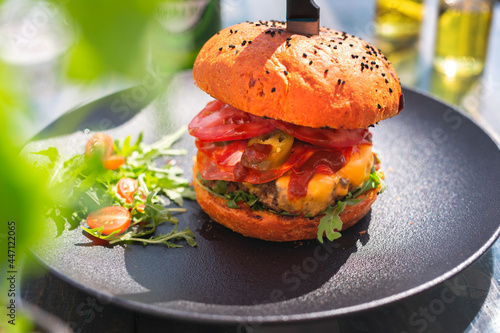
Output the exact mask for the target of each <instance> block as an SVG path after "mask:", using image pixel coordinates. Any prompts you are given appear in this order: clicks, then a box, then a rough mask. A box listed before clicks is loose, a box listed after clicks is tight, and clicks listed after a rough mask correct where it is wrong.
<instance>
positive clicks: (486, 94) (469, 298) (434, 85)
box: [21, 0, 500, 332]
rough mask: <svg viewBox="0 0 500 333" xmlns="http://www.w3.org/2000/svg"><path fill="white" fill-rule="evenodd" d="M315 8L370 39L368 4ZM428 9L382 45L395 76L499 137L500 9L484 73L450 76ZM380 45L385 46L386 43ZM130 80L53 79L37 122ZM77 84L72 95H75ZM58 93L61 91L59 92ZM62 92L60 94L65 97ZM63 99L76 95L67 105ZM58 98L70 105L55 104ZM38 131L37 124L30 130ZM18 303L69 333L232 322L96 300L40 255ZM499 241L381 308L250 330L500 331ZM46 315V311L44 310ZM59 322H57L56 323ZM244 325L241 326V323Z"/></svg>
mask: <svg viewBox="0 0 500 333" xmlns="http://www.w3.org/2000/svg"><path fill="white" fill-rule="evenodd" d="M316 2H317V4H318V5H319V6H320V7H321V15H322V16H321V23H322V25H326V26H329V27H332V28H336V29H339V30H344V31H347V32H350V33H352V34H354V35H356V36H359V37H362V38H365V39H367V40H369V41H372V42H374V43H376V40H375V37H374V35H373V23H372V18H373V13H374V2H373V1H368V0H363V1H361V0H356V1H349V2H348V3H347V2H342V3H341V2H337V3H333V2H329V1H319V0H318V1H316ZM426 4H427V7H426V15H425V19H424V22H423V29H422V33H421V37H420V43H419V44H415V45H412V46H411V47H409V48H407V49H402V50H395V51H394V52H386V54H387V55H388V57H389V59H390V60H391V61H392V62H393V63H394V65H395V67H396V68H397V71H398V73H399V74H400V77H401V81H402V84H403V85H405V86H407V87H412V88H415V89H417V90H420V91H424V92H428V93H430V94H431V95H433V96H435V97H436V98H439V99H442V100H444V101H447V102H448V103H451V104H453V105H455V106H457V107H458V108H459V109H461V110H462V111H463V112H465V113H468V114H469V115H471V116H472V117H473V118H474V119H475V120H476V121H477V122H478V123H479V124H480V125H481V126H482V127H483V128H485V129H486V130H487V131H488V132H489V134H490V135H491V136H492V137H494V138H495V139H496V140H497V142H499V141H498V138H499V137H500V111H499V110H498V105H500V94H498V92H499V91H500V89H499V87H500V79H499V78H500V62H498V59H500V16H499V15H500V13H499V11H500V6H499V5H498V4H497V5H496V7H495V15H494V19H493V25H492V33H491V36H490V48H489V53H488V58H487V62H486V67H485V71H484V73H483V75H482V76H480V77H477V78H473V79H467V80H456V81H449V80H445V78H443V77H441V76H440V75H438V74H437V73H434V72H433V70H432V66H431V62H432V55H433V51H432V49H433V48H432V47H430V46H432V45H433V43H434V33H433V31H434V29H435V23H434V22H435V17H436V15H437V7H436V6H437V1H436V0H431V1H427V2H426ZM222 10H223V16H222V17H223V26H228V25H231V24H234V23H237V22H239V21H246V20H256V19H280V20H283V19H284V2H283V3H281V2H280V3H279V4H274V2H273V3H270V1H260V0H259V1H243V0H232V1H230V0H227V1H222ZM382 50H383V51H384V48H382ZM127 84H129V83H127V82H125V83H124V82H121V81H115V80H109V81H107V82H106V83H105V84H101V85H98V86H92V87H88V86H87V87H76V88H75V87H70V88H69V87H68V86H59V87H58V88H57V89H56V91H55V92H53V93H54V94H55V96H59V97H58V98H57V99H54V98H53V99H47V98H45V99H41V98H40V96H39V95H35V96H34V101H35V102H34V104H35V105H36V107H37V108H39V109H40V115H41V116H40V117H41V118H40V119H39V120H42V121H39V122H38V123H39V124H43V123H44V122H45V123H49V122H50V121H52V120H53V118H54V117H55V116H56V115H57V112H53V113H51V114H50V115H49V114H48V113H47V111H46V109H47V108H50V107H52V110H59V112H62V111H63V110H64V109H66V110H67V109H69V108H71V107H72V106H74V105H76V102H75V101H78V102H83V101H85V100H88V99H89V98H90V99H92V98H95V97H97V96H102V95H105V94H106V93H109V92H110V91H116V90H119V89H121V88H123V87H125V86H127ZM75 91H76V92H75ZM61 96H63V97H61ZM64 96H66V98H65V97H64ZM67 96H77V98H74V99H72V101H73V105H71V103H69V104H68V102H67V100H68V97H67ZM61 100H64V101H66V102H64V103H61ZM36 129H37V128H36V127H34V130H36ZM25 265H26V266H29V268H30V269H29V270H26V272H25V274H23V282H22V285H21V294H22V295H21V296H22V300H23V301H24V303H25V304H26V306H28V304H32V305H33V306H32V307H30V309H31V310H32V315H33V316H34V318H35V321H36V322H37V323H38V325H39V327H40V328H41V329H42V330H46V331H52V330H53V331H61V332H62V331H65V330H68V331H69V330H72V331H74V332H156V331H185V332H190V331H200V332H210V331H228V332H232V331H237V329H236V328H235V327H230V326H227V327H224V326H222V327H221V326H218V327H215V326H211V325H206V324H204V325H202V324H197V323H186V322H180V321H175V320H170V319H167V318H161V317H155V316H152V315H147V314H144V313H139V312H135V311H132V310H130V309H126V308H123V307H120V306H117V305H115V304H112V303H110V302H109V300H107V299H102V298H96V297H95V296H93V295H91V294H87V293H86V292H84V291H82V290H80V289H78V288H75V287H74V286H73V285H72V284H70V283H68V282H66V281H64V280H62V279H61V278H60V277H58V276H57V275H55V274H53V273H52V272H50V271H46V268H45V267H43V265H42V264H41V263H39V262H38V261H37V260H36V259H33V258H32V259H31V260H28V261H27V262H25ZM499 267H500V243H499V242H498V241H497V242H496V243H495V244H494V245H493V247H492V248H491V249H490V250H488V251H487V252H486V254H485V255H483V256H482V257H481V258H480V259H479V260H477V261H476V262H475V263H473V264H472V265H471V266H469V267H468V268H466V269H464V270H463V271H461V272H460V273H458V274H457V275H456V276H453V277H452V278H450V279H449V280H447V281H446V282H444V283H441V284H439V285H437V286H435V287H433V288H431V289H430V290H427V291H425V292H422V293H420V294H417V295H414V296H412V297H409V298H406V299H404V300H403V301H399V302H396V303H392V304H390V305H386V306H384V307H381V308H377V309H374V310H369V311H365V312H362V313H359V314H356V315H350V316H343V317H338V318H336V319H334V320H330V321H318V322H307V323H304V324H299V325H295V326H286V327H277V326H250V327H247V328H246V331H248V332H252V331H253V332H260V331H275V332H303V331H306V330H313V331H328V332H335V331H341V332H372V331H384V332H460V331H467V332H498V331H500V268H499ZM47 314H49V317H47ZM58 319H59V320H58ZM239 331H243V330H241V329H240V330H239Z"/></svg>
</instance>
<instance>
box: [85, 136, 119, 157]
mask: <svg viewBox="0 0 500 333" xmlns="http://www.w3.org/2000/svg"><path fill="white" fill-rule="evenodd" d="M112 154H113V139H112V138H111V137H110V136H109V135H107V134H104V133H95V134H94V135H92V137H91V138H90V139H89V141H87V144H86V145H85V155H86V156H87V157H92V156H95V155H97V156H99V157H100V158H106V157H109V156H111V155H112Z"/></svg>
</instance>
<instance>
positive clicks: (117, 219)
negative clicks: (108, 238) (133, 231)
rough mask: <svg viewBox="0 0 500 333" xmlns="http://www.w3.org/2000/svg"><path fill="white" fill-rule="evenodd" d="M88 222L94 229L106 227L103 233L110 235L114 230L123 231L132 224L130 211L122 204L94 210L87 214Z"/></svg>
mask: <svg viewBox="0 0 500 333" xmlns="http://www.w3.org/2000/svg"><path fill="white" fill-rule="evenodd" d="M87 224H88V226H89V227H91V228H92V229H94V228H99V227H101V226H102V227H104V228H103V230H102V234H103V235H109V234H110V233H112V232H113V231H118V233H120V234H121V233H123V232H124V231H125V230H127V228H128V227H129V226H130V212H129V211H128V209H127V208H125V207H121V206H109V207H104V208H101V209H99V210H97V211H95V212H92V213H90V214H89V216H87Z"/></svg>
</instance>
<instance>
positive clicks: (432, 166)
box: [27, 73, 500, 323]
mask: <svg viewBox="0 0 500 333" xmlns="http://www.w3.org/2000/svg"><path fill="white" fill-rule="evenodd" d="M141 89H142V90H141ZM404 93H405V97H406V107H405V109H404V110H403V111H402V113H401V114H400V115H398V116H396V117H394V118H392V119H389V120H386V121H383V122H381V123H380V124H379V125H378V126H376V127H375V128H374V129H373V142H374V145H375V148H376V150H377V151H378V153H379V156H380V158H381V160H382V166H383V168H384V170H385V173H386V181H387V184H388V188H387V190H386V192H384V193H383V194H382V195H381V196H380V197H379V199H378V200H377V202H376V203H375V204H374V205H373V207H372V209H371V211H370V213H369V214H368V215H367V216H366V217H365V218H364V219H363V220H362V221H361V222H360V223H358V224H357V225H356V226H355V227H353V228H351V229H350V230H348V231H346V232H344V233H343V236H342V237H341V238H340V239H339V240H337V241H335V242H332V243H328V242H327V243H325V244H320V243H319V242H317V241H303V242H291V243H271V242H266V241H260V240H256V239H250V238H245V237H243V236H241V235H239V234H236V233H233V232H232V231H230V230H228V229H226V228H224V227H222V226H219V225H218V224H215V223H213V222H211V221H210V219H209V218H208V217H207V215H206V214H205V213H204V212H203V211H202V210H201V209H200V208H199V206H198V205H197V204H196V203H194V202H189V203H187V204H186V208H187V209H188V212H187V213H184V214H182V215H180V219H181V227H183V226H185V225H188V226H189V227H190V228H191V229H192V230H193V231H194V232H195V234H196V240H197V242H198V247H196V248H191V247H189V246H187V247H184V248H180V249H167V248H165V247H162V246H147V247H143V246H142V245H130V246H124V247H122V246H115V247H112V248H110V247H102V246H92V245H91V242H90V241H89V239H88V238H86V237H85V236H83V234H82V233H81V231H80V230H78V229H74V230H69V231H68V230H66V231H65V232H64V233H63V234H62V235H61V236H59V237H58V238H54V236H55V234H56V229H55V226H54V225H51V224H50V223H48V225H47V228H46V233H47V234H46V236H47V237H45V239H48V240H49V241H46V242H45V243H43V244H40V245H39V246H36V247H35V248H34V252H35V254H36V255H37V256H38V257H39V258H40V259H41V260H42V261H43V262H45V263H46V265H47V266H48V267H50V268H51V269H52V271H53V272H55V273H56V274H58V275H60V276H61V277H63V278H64V279H66V280H67V281H70V282H71V283H73V284H75V285H76V286H77V287H79V288H81V289H83V290H86V291H88V292H91V293H94V294H97V295H99V296H100V297H107V298H109V299H111V301H114V302H115V303H118V304H121V305H123V306H126V307H128V308H132V309H135V310H139V311H144V312H148V313H155V314H160V315H164V316H168V317H170V318H178V319H182V320H193V319H196V320H202V321H206V322H219V323H221V322H226V323H252V322H259V323H261V322H284V321H287V322H290V321H294V320H303V319H319V318H327V317H333V316H337V315H340V314H346V313H353V312H357V311H361V310H364V309H368V308H374V307H377V306H380V305H383V304H387V303H390V302H393V301H396V300H400V299H403V298H405V297H407V296H409V295H413V294H416V293H418V292H421V291H423V290H425V289H428V288H430V287H431V286H434V285H436V284H438V283H439V282H442V281H444V280H445V279H447V278H449V277H451V276H452V275H454V274H456V273H457V272H459V271H460V270H462V269H463V268H465V267H466V266H467V265H469V264H470V263H472V262H473V261H474V260H476V259H477V258H478V257H479V256H481V254H483V253H484V252H485V251H486V249H487V248H488V247H489V246H491V245H492V243H493V242H494V241H495V239H496V238H497V237H498V234H499V230H500V229H499V225H500V205H498V203H499V202H500V191H499V190H498V189H499V188H500V152H499V149H498V146H497V145H496V144H495V143H494V142H493V141H492V139H491V138H490V137H489V136H488V135H487V134H485V132H484V131H483V130H482V129H481V128H479V127H478V126H477V125H476V124H475V123H474V122H473V121H471V120H470V119H469V118H467V117H465V116H464V115H462V114H461V113H459V112H457V111H455V110H453V109H452V108H451V107H449V106H447V105H445V104H443V103H440V102H438V101H436V100H434V99H431V98H429V97H427V96H424V95H422V94H419V93H417V92H414V91H411V90H408V89H405V91H404ZM145 96H146V91H145V89H144V88H134V89H132V90H128V91H125V92H122V93H119V94H115V95H112V96H109V97H107V98H105V99H103V100H101V101H98V102H96V103H94V104H92V105H91V106H88V107H87V108H85V109H84V110H83V109H82V110H83V111H82V110H78V111H76V112H73V114H75V115H78V117H76V116H75V117H73V116H71V115H70V116H67V117H66V118H65V119H64V121H63V122H62V123H61V122H58V123H55V124H53V125H52V126H50V127H49V128H48V129H47V130H46V131H44V132H43V133H41V134H40V135H39V136H38V140H37V141H36V142H33V143H32V144H30V145H29V146H28V147H27V149H28V150H36V149H39V148H41V147H46V146H47V145H56V146H58V147H59V148H60V149H61V150H62V151H66V152H71V151H75V149H83V146H84V144H85V141H86V138H87V137H88V135H87V136H86V135H85V134H84V133H83V132H82V131H83V130H84V129H86V128H89V129H91V130H102V127H103V126H104V127H106V126H111V125H113V126H115V125H116V127H114V128H113V129H112V130H110V131H109V133H110V134H111V135H113V136H115V137H117V136H125V135H129V134H132V135H136V134H137V133H139V131H141V130H144V131H145V133H146V140H148V141H152V140H154V139H157V138H158V137H159V136H160V135H161V134H162V133H166V132H171V131H173V130H174V129H176V128H178V127H179V126H181V125H186V124H187V123H189V120H190V119H191V118H192V117H193V116H194V115H195V114H196V113H197V112H198V111H199V110H200V109H201V108H202V107H203V106H204V104H205V103H206V102H207V101H208V100H209V99H210V98H209V97H208V96H206V95H205V94H204V93H203V92H201V91H199V90H198V89H197V88H196V87H195V86H194V84H193V82H192V79H191V78H190V75H189V73H187V74H186V75H181V76H179V77H178V78H177V79H176V80H175V82H174V84H173V85H172V86H171V88H169V89H168V91H167V92H166V93H165V94H164V95H163V96H161V97H159V98H157V99H155V100H154V101H153V102H152V103H150V104H148V103H149V100H147V99H146V97H145ZM141 103H142V104H144V105H147V106H145V107H142V106H141ZM95 110H99V112H96V111H95ZM73 118H74V119H78V121H76V122H72V121H70V120H71V119H73ZM103 124H104V125H103ZM65 132H66V133H68V134H65ZM53 133H57V135H58V136H57V137H54V138H50V137H51V135H53ZM70 133H71V134H70ZM178 146H179V147H186V148H187V149H188V150H189V154H188V156H186V157H185V158H182V159H179V164H180V165H181V166H182V167H183V168H184V170H186V172H187V173H188V176H189V177H191V175H190V174H189V170H190V166H191V162H190V161H191V157H192V155H193V154H194V148H193V140H192V138H190V137H189V136H188V135H185V136H184V137H183V139H182V140H181V142H179V145H178Z"/></svg>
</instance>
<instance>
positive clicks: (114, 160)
mask: <svg viewBox="0 0 500 333" xmlns="http://www.w3.org/2000/svg"><path fill="white" fill-rule="evenodd" d="M123 164H125V156H121V155H111V156H108V157H105V158H103V160H102V165H103V166H104V168H105V169H108V170H116V169H118V168H120V167H121V166H122V165H123Z"/></svg>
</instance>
